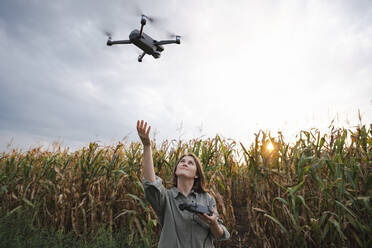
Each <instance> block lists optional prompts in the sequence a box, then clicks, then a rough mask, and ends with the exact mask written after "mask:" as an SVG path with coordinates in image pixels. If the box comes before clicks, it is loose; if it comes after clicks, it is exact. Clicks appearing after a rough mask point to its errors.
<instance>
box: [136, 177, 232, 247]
mask: <svg viewBox="0 0 372 248" xmlns="http://www.w3.org/2000/svg"><path fill="white" fill-rule="evenodd" d="M143 186H144V190H145V198H146V200H147V201H149V203H150V204H151V206H152V208H153V209H154V211H155V213H156V215H157V216H158V219H159V222H160V224H161V225H162V231H161V235H160V240H159V244H158V247H159V248H173V247H175V248H176V247H177V248H191V247H193V248H199V247H200V248H201V247H206V248H210V247H214V245H213V240H216V239H215V237H214V236H213V234H212V232H211V231H210V229H209V225H208V224H207V223H205V222H204V221H203V220H201V219H200V218H199V216H197V215H196V214H194V213H191V212H189V211H187V210H184V211H181V210H180V209H179V207H178V206H179V205H180V204H181V203H185V202H187V203H194V202H197V203H198V204H203V205H204V206H209V207H212V208H213V209H216V201H215V199H214V198H213V197H212V196H211V195H210V194H208V193H197V192H195V191H193V190H192V191H191V192H190V194H189V195H188V196H187V197H185V196H184V195H183V194H182V193H181V192H179V191H178V189H177V188H176V187H173V188H171V189H166V188H165V187H164V186H163V184H162V180H161V178H160V177H158V176H156V179H155V182H153V183H151V182H149V181H147V180H146V179H143ZM217 221H218V223H219V225H220V226H221V228H222V229H223V231H224V233H223V235H222V237H221V238H220V239H219V240H226V239H228V238H229V237H230V233H229V232H228V231H227V229H226V227H225V226H224V225H223V224H222V220H221V219H220V218H219V217H218V213H217Z"/></svg>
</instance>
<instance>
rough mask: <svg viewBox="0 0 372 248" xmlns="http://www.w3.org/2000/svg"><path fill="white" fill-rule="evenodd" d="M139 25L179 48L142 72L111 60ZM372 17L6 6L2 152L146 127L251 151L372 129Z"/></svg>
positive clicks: (130, 49) (203, 4)
mask: <svg viewBox="0 0 372 248" xmlns="http://www.w3.org/2000/svg"><path fill="white" fill-rule="evenodd" d="M139 13H145V14H148V15H152V16H155V17H158V20H159V22H158V23H157V24H156V23H154V24H149V25H147V26H146V27H145V32H146V33H148V34H150V35H151V36H153V37H156V38H159V39H162V38H165V37H166V33H167V31H171V32H173V33H178V34H181V35H182V44H181V45H180V46H178V45H169V46H166V47H165V51H164V52H163V54H162V57H161V58H160V59H158V60H154V59H153V58H152V57H150V56H146V57H145V58H144V62H143V63H142V64H140V63H138V62H137V56H138V54H139V52H140V51H139V49H138V48H136V47H134V46H113V47H107V46H106V45H105V43H106V39H107V38H106V37H105V35H104V32H105V31H110V32H112V33H113V38H114V39H126V38H127V37H128V34H129V32H130V31H131V30H132V29H134V28H139ZM371 13H372V12H371V6H370V5H369V4H368V1H352V2H350V1H346V0H344V1H338V2H337V3H334V2H324V1H304V2H296V1H289V2H288V1H287V2H277V1H268V2H265V3H263V2H261V1H248V2H247V1H234V3H229V4H227V3H226V1H213V3H212V2H211V1H209V0H204V1H187V2H185V1H184V2H181V1H157V2H152V1H145V0H144V1H114V0H113V1H110V2H102V1H87V0H86V1H78V2H76V1H63V2H50V1H36V0H35V1H27V2H24V1H19V0H15V1H2V2H1V3H0V47H2V49H1V50H0V56H1V57H2V58H6V59H2V60H1V61H0V110H1V112H0V130H1V132H0V137H1V140H3V143H2V144H0V147H5V142H8V141H9V140H10V139H11V137H14V139H15V141H14V142H15V143H16V144H17V145H22V144H30V143H32V140H33V139H37V140H40V139H45V140H46V141H47V142H52V141H53V140H54V139H62V140H63V141H64V143H65V144H66V145H69V144H75V145H80V144H83V143H88V142H89V141H92V140H102V141H103V142H110V141H111V140H112V139H116V140H118V139H121V138H122V137H124V136H126V135H129V139H131V140H136V133H135V128H134V126H135V122H136V120H137V119H145V120H148V121H150V122H151V123H152V125H153V127H154V129H153V130H155V129H156V130H158V135H159V138H168V139H169V138H176V137H177V136H178V135H179V132H180V131H177V129H178V128H179V127H180V125H181V123H182V126H183V128H184V133H185V135H184V137H185V138H186V137H192V136H195V135H200V134H201V133H200V131H199V129H200V127H201V126H203V128H204V129H205V130H203V131H202V132H203V134H206V135H209V136H214V135H215V134H216V133H220V134H223V135H225V136H229V137H234V138H238V139H245V138H246V137H247V136H248V134H251V133H252V132H253V131H255V130H257V129H259V128H264V129H265V128H267V129H280V128H287V129H290V130H292V132H294V130H298V129H304V128H307V127H308V126H309V125H310V124H311V125H319V126H322V125H323V126H324V125H325V124H324V123H326V122H329V119H331V118H332V116H333V115H334V113H338V112H340V113H345V115H348V116H349V117H350V116H352V115H353V113H356V111H357V109H358V108H361V109H362V112H363V113H364V116H365V118H366V121H367V122H368V121H371V120H372V111H371V105H370V101H371V97H370V96H371V93H372V84H371V82H370V78H372V77H371V76H372V75H371V73H372V72H371V71H372V70H371V69H372V63H371V62H372V56H371V55H372V54H371V51H372V49H371V44H372V42H371V41H372V29H371V27H372V25H371V22H372V14H371ZM314 116H315V117H314ZM327 118H328V119H327ZM309 119H310V120H311V121H309ZM327 124H329V123H327ZM32 137H34V138H32Z"/></svg>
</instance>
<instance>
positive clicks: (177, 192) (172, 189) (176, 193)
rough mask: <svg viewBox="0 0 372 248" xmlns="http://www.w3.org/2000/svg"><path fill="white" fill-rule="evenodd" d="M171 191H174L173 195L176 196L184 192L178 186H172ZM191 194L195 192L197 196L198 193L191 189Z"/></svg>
mask: <svg viewBox="0 0 372 248" xmlns="http://www.w3.org/2000/svg"><path fill="white" fill-rule="evenodd" d="M171 191H172V195H173V197H174V198H176V197H177V196H178V195H182V193H181V192H180V191H179V190H178V189H177V188H176V187H173V188H171ZM191 194H193V195H195V196H196V195H197V193H196V192H195V191H194V189H191V191H190V194H189V195H191Z"/></svg>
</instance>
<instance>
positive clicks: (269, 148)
mask: <svg viewBox="0 0 372 248" xmlns="http://www.w3.org/2000/svg"><path fill="white" fill-rule="evenodd" d="M266 149H267V150H268V151H269V152H272V151H273V150H274V146H273V143H271V141H270V142H269V143H268V144H267V146H266Z"/></svg>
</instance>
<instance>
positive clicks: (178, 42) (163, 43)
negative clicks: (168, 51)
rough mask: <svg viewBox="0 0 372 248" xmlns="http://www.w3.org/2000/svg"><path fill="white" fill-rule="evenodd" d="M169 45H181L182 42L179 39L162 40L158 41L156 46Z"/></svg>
mask: <svg viewBox="0 0 372 248" xmlns="http://www.w3.org/2000/svg"><path fill="white" fill-rule="evenodd" d="M167 44H181V41H180V40H179V39H176V40H161V41H156V42H155V43H154V45H156V46H157V45H167Z"/></svg>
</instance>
